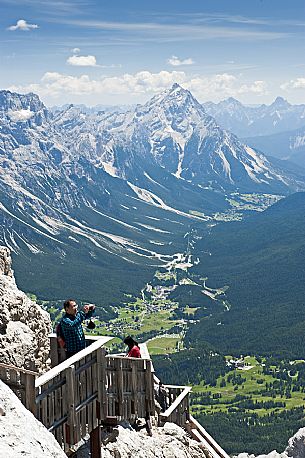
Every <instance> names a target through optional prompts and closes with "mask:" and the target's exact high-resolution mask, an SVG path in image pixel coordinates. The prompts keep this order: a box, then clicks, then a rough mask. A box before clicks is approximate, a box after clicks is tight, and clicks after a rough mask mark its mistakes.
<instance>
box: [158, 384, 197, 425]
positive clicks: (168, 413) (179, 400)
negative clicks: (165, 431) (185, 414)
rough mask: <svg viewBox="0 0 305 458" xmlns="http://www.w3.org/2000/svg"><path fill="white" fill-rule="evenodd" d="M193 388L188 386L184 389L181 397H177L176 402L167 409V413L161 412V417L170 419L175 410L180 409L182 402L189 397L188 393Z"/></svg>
mask: <svg viewBox="0 0 305 458" xmlns="http://www.w3.org/2000/svg"><path fill="white" fill-rule="evenodd" d="M191 389H192V388H191V387H190V386H188V387H186V388H184V390H183V391H182V393H180V394H179V396H177V397H176V399H175V400H174V402H173V403H172V404H171V405H170V406H169V408H168V409H166V411H165V412H161V413H160V416H161V417H164V418H166V417H169V416H170V415H171V414H172V413H173V412H174V410H175V409H176V408H177V407H178V405H179V404H180V403H181V402H182V400H183V399H184V397H185V396H187V395H188V393H189V392H190V391H191Z"/></svg>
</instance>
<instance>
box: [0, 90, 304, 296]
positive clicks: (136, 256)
mask: <svg viewBox="0 0 305 458" xmlns="http://www.w3.org/2000/svg"><path fill="white" fill-rule="evenodd" d="M0 152H1V157H0V161H1V162H0V206H1V208H0V209H1V214H0V218H1V226H2V234H1V243H3V244H5V245H6V246H8V247H9V248H10V249H11V250H12V251H13V257H15V259H14V265H15V268H16V277H17V281H18V284H20V286H21V287H22V288H23V289H25V290H27V291H32V292H36V293H38V294H39V296H40V297H45V298H50V297H52V298H56V297H63V296H67V295H68V296H71V295H73V296H74V295H76V296H78V297H80V298H83V299H86V300H90V301H94V302H99V303H101V304H104V305H109V304H111V303H114V302H117V301H119V300H120V299H121V298H122V297H123V295H124V294H126V293H134V292H135V291H139V290H140V289H141V287H143V285H144V284H145V282H146V281H147V280H148V278H150V276H151V275H152V272H153V271H154V270H155V269H156V267H157V266H159V267H160V266H163V267H166V266H168V265H171V264H173V263H175V262H177V261H178V260H179V261H180V260H181V256H182V254H183V253H184V252H185V246H186V241H185V238H184V236H185V234H186V232H187V231H188V228H189V227H190V225H192V224H194V223H200V224H203V225H204V224H207V222H209V221H210V220H211V219H213V218H214V215H215V214H216V213H218V212H226V211H229V210H230V208H231V205H230V199H229V196H230V193H232V192H234V193H253V192H256V193H269V194H270V193H271V194H272V193H274V194H277V195H286V194H289V193H290V192H293V191H299V190H302V189H305V180H304V178H303V177H302V175H298V174H297V173H295V171H291V170H285V169H284V168H282V167H281V165H278V164H276V163H273V162H272V161H270V160H268V159H267V158H266V157H265V156H264V155H263V154H262V153H260V152H257V151H256V150H255V149H254V148H251V147H249V146H247V145H246V144H245V143H244V142H242V141H240V140H239V139H238V138H237V137H236V136H235V135H233V134H231V133H229V132H228V131H225V130H223V129H221V128H220V127H219V125H218V123H217V122H216V121H215V119H214V118H213V117H211V116H210V115H208V114H207V113H206V111H205V108H204V107H203V106H202V105H201V104H200V103H199V102H198V101H197V100H196V99H195V98H194V97H193V96H192V94H191V93H190V92H189V91H187V90H184V89H183V88H181V87H180V86H179V85H177V84H175V85H173V87H172V88H170V89H168V90H166V91H164V92H163V93H161V94H158V95H156V96H155V97H153V98H152V99H151V100H149V101H148V102H147V103H146V104H145V105H137V106H136V107H134V108H132V109H131V110H129V111H128V110H127V111H123V112H122V111H108V110H105V111H98V112H93V113H92V112H88V113H86V112H85V110H84V109H82V108H81V107H75V106H73V105H69V106H65V107H64V108H63V109H58V108H57V109H56V110H49V109H48V108H47V107H45V106H44V105H43V103H42V102H41V101H40V100H39V98H38V96H37V95H35V94H26V95H21V94H16V93H11V92H9V91H1V92H0ZM109 271H111V278H110V276H109ZM33 280H34V281H33Z"/></svg>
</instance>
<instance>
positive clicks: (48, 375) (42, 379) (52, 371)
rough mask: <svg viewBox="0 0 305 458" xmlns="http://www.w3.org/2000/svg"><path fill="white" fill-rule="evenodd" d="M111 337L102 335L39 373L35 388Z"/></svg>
mask: <svg viewBox="0 0 305 458" xmlns="http://www.w3.org/2000/svg"><path fill="white" fill-rule="evenodd" d="M112 339H113V337H104V336H102V337H100V338H99V339H98V340H96V341H95V342H93V343H92V344H91V345H89V347H87V348H85V349H84V350H81V351H80V352H78V353H76V355H73V356H71V358H69V359H67V360H66V361H63V362H62V363H60V364H59V365H58V366H56V367H53V368H52V369H50V370H49V371H48V372H46V373H45V374H43V375H41V376H40V377H38V378H37V379H36V382H35V386H36V388H38V387H39V386H41V385H45V384H46V383H47V382H49V381H50V380H51V379H53V378H54V377H56V376H57V375H58V374H60V372H63V371H65V370H66V369H67V368H68V367H69V366H71V365H73V364H75V363H76V362H77V361H79V360H81V359H82V358H85V357H86V356H87V355H89V354H90V353H92V352H94V351H95V350H97V349H98V348H100V347H102V346H103V345H104V344H105V343H107V342H109V341H110V340H112Z"/></svg>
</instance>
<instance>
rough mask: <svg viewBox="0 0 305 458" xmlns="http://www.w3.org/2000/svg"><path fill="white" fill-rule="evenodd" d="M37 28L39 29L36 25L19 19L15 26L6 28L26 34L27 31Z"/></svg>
mask: <svg viewBox="0 0 305 458" xmlns="http://www.w3.org/2000/svg"><path fill="white" fill-rule="evenodd" d="M38 28H39V27H38V25H37V24H28V23H27V22H26V21H25V20H24V19H19V21H17V24H16V25H11V26H10V27H8V30H12V31H14V30H22V31H24V32H28V31H29V30H32V29H38Z"/></svg>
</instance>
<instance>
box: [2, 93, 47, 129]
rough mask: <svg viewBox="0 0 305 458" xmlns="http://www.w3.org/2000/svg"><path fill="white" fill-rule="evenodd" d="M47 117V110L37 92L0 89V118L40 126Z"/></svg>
mask: <svg viewBox="0 0 305 458" xmlns="http://www.w3.org/2000/svg"><path fill="white" fill-rule="evenodd" d="M48 117H49V113H48V110H47V108H46V107H45V105H44V104H43V103H42V102H41V100H40V98H39V97H38V95H37V94H34V93H32V92H30V93H28V94H18V93H16V92H10V91H0V118H2V119H6V120H7V121H9V122H10V123H25V122H28V123H29V124H30V125H31V124H36V125H38V126H40V125H41V124H42V123H43V121H44V120H45V119H46V118H48Z"/></svg>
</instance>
